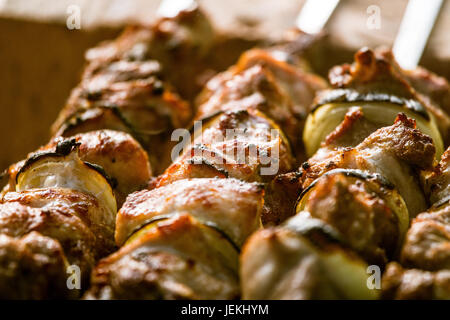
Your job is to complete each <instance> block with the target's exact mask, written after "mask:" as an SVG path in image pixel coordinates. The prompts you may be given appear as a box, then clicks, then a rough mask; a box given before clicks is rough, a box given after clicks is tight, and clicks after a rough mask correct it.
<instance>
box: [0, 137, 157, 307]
mask: <svg viewBox="0 0 450 320" xmlns="http://www.w3.org/2000/svg"><path fill="white" fill-rule="evenodd" d="M9 173H10V175H9V177H10V181H9V183H8V185H7V187H5V189H4V190H3V193H2V196H1V198H0V265H1V268H0V297H1V298H2V299H50V298H58V299H61V298H77V297H78V296H79V295H80V293H81V292H82V290H85V288H86V287H87V284H88V280H89V275H90V271H91V269H92V267H93V266H94V265H95V263H96V262H97V260H98V259H99V258H101V257H103V256H105V255H107V254H109V253H111V252H112V251H113V250H114V249H115V244H114V227H115V219H116V213H117V208H118V206H120V205H121V203H122V202H123V200H124V198H125V196H126V195H127V194H128V193H129V192H132V191H135V190H138V189H141V188H142V187H143V186H144V185H146V183H147V181H148V179H150V176H151V169H150V165H149V162H148V157H147V154H146V153H145V151H144V150H143V149H142V147H141V146H140V145H139V143H138V142H137V141H135V140H134V139H133V138H132V137H131V136H130V135H128V134H126V133H121V132H116V131H108V130H105V131H94V132H88V133H85V134H79V135H77V136H75V137H72V138H57V139H55V140H53V141H51V142H50V143H49V144H48V145H47V146H45V147H43V148H41V149H40V150H39V151H37V152H35V153H32V154H30V155H29V156H28V158H27V159H26V160H25V161H22V162H19V163H17V164H15V165H13V166H11V168H10V170H9ZM69 267H71V268H70V269H68V268H69ZM75 267H76V268H79V269H73V268H75ZM68 270H69V271H70V270H72V271H74V270H79V272H77V273H76V277H77V278H76V279H73V281H74V283H72V284H73V287H71V286H69V285H68V284H67V283H68V278H69V276H70V275H71V273H70V272H69V274H68ZM72 271H71V272H72ZM71 289H74V290H71ZM80 289H81V290H80Z"/></svg>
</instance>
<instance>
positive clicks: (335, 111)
mask: <svg viewBox="0 0 450 320" xmlns="http://www.w3.org/2000/svg"><path fill="white" fill-rule="evenodd" d="M352 107H360V108H362V111H363V114H364V117H365V118H366V119H367V120H368V121H370V122H372V123H374V124H375V125H377V126H378V127H380V128H381V127H386V126H391V125H392V124H393V123H394V120H395V118H396V117H397V115H398V114H399V113H404V114H406V115H407V116H408V117H409V118H412V119H414V120H416V124H417V128H418V129H419V130H420V131H421V132H422V133H424V134H426V135H428V136H430V137H431V138H432V139H433V142H434V145H435V147H436V158H437V159H438V160H439V159H440V158H441V155H442V153H443V152H444V143H443V142H442V138H441V134H440V133H439V130H438V127H437V124H436V120H435V119H434V117H433V115H429V119H426V118H424V117H423V116H422V115H421V114H420V113H418V112H415V111H414V110H411V109H408V108H406V107H404V106H402V105H398V104H394V103H389V102H342V103H328V104H324V105H322V106H320V107H318V108H317V109H316V110H315V111H313V112H311V113H310V114H309V116H308V118H307V119H306V124H305V129H304V132H303V141H304V143H305V147H306V152H307V154H308V156H309V157H311V156H312V155H314V153H315V152H316V151H317V150H318V149H319V148H320V145H321V143H322V142H323V141H325V138H326V137H327V136H328V135H329V134H330V133H331V132H332V131H333V130H335V129H336V127H337V126H338V125H339V124H340V123H341V122H342V121H343V120H344V117H345V114H346V113H347V112H348V111H349V109H350V108H352Z"/></svg>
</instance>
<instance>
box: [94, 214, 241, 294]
mask: <svg viewBox="0 0 450 320" xmlns="http://www.w3.org/2000/svg"><path fill="white" fill-rule="evenodd" d="M205 228H208V227H205V226H202V225H201V224H199V223H198V222H197V221H196V220H195V219H194V218H192V217H191V216H189V215H187V214H181V215H179V216H175V217H173V218H172V219H169V220H165V221H163V222H160V223H158V224H157V225H156V226H155V227H153V228H152V229H150V230H149V231H148V232H147V233H146V234H144V235H142V236H140V237H139V238H138V239H136V240H134V241H132V242H130V243H129V244H127V245H125V246H123V247H122V248H121V249H120V250H119V251H118V252H116V253H114V254H113V255H111V256H109V257H107V258H105V259H103V260H101V261H100V263H99V264H98V265H97V267H96V268H95V270H94V272H93V274H92V287H91V289H90V290H89V291H88V292H87V294H86V296H85V298H86V299H237V298H239V280H238V274H237V263H236V262H237V259H238V255H237V252H236V251H235V249H234V248H232V247H229V243H228V244H227V240H226V239H223V238H222V236H221V235H220V234H219V233H217V232H216V231H214V230H211V229H205ZM224 241H225V242H224ZM219 248H225V249H224V251H221V250H219Z"/></svg>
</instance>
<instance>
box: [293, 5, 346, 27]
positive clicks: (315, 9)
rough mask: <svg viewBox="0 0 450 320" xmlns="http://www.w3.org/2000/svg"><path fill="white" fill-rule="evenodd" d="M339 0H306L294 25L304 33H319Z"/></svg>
mask: <svg viewBox="0 0 450 320" xmlns="http://www.w3.org/2000/svg"><path fill="white" fill-rule="evenodd" d="M338 3H339V0H307V1H306V3H305V4H304V5H303V7H302V10H301V11H300V14H299V15H298V17H297V20H296V23H295V25H296V26H297V28H299V29H300V30H302V31H303V32H306V33H311V34H315V33H319V32H320V31H322V29H323V27H324V26H325V25H326V23H327V22H328V19H329V18H330V17H331V15H332V13H333V11H334V9H336V7H337V5H338Z"/></svg>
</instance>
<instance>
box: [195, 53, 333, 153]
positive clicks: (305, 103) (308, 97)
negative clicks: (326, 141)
mask: <svg viewBox="0 0 450 320" xmlns="http://www.w3.org/2000/svg"><path fill="white" fill-rule="evenodd" d="M325 87H326V84H325V81H323V80H322V79H321V78H319V77H317V76H315V75H312V74H308V73H306V72H304V71H302V70H301V69H300V68H297V67H294V66H291V65H289V64H287V63H285V62H282V61H279V60H277V59H275V58H274V57H273V56H272V55H271V54H270V53H269V52H268V51H266V50H259V49H253V50H249V51H247V52H245V53H244V54H243V55H242V56H241V58H240V60H239V62H238V63H237V64H236V65H235V66H233V67H231V68H230V69H229V70H228V71H226V72H224V73H221V74H219V75H217V76H216V77H214V78H212V79H211V80H210V81H209V82H208V83H207V84H206V89H205V90H204V91H203V92H202V94H201V95H200V97H199V99H198V100H197V105H198V108H197V112H198V113H197V118H198V119H203V118H205V117H207V116H210V115H212V114H214V113H216V112H219V111H228V110H246V109H249V108H255V109H258V110H260V111H261V112H264V113H265V114H266V115H267V116H268V117H270V118H271V119H272V120H273V121H275V122H276V123H277V124H278V125H279V126H280V127H281V128H283V130H284V132H285V134H286V136H287V137H288V138H289V140H290V142H291V144H292V146H293V149H294V153H295V154H296V156H297V157H300V158H302V157H304V150H303V146H302V141H301V133H302V130H303V126H304V119H305V117H306V115H307V113H308V112H309V106H310V104H311V103H312V101H313V98H314V95H315V93H316V92H317V91H318V90H321V89H324V88H325Z"/></svg>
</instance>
